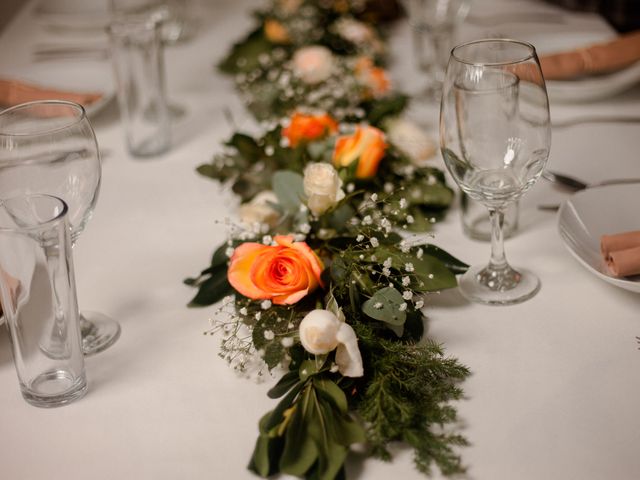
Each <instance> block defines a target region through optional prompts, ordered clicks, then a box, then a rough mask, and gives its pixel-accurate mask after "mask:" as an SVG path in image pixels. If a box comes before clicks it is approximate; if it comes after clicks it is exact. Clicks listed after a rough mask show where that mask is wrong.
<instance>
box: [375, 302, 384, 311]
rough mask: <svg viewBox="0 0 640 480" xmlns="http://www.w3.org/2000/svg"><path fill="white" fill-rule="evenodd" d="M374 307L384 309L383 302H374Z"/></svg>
mask: <svg viewBox="0 0 640 480" xmlns="http://www.w3.org/2000/svg"><path fill="white" fill-rule="evenodd" d="M373 308H375V309H376V310H382V302H376V303H374V304H373Z"/></svg>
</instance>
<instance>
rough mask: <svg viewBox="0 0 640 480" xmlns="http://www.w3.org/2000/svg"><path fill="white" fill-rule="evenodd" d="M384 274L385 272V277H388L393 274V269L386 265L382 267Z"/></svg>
mask: <svg viewBox="0 0 640 480" xmlns="http://www.w3.org/2000/svg"><path fill="white" fill-rule="evenodd" d="M382 274H383V275H384V276H385V277H388V276H389V275H391V269H390V268H389V267H384V268H383V269H382Z"/></svg>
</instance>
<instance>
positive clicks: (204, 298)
mask: <svg viewBox="0 0 640 480" xmlns="http://www.w3.org/2000/svg"><path fill="white" fill-rule="evenodd" d="M234 291H235V290H234V289H233V287H232V286H231V284H230V283H229V281H228V280H227V267H226V265H224V266H222V267H220V268H217V269H215V271H214V272H213V273H212V274H211V277H210V278H208V279H207V280H205V281H203V282H202V283H200V284H199V287H198V293H197V294H196V296H195V297H193V299H192V300H191V301H190V302H189V305H188V306H189V307H205V306H208V305H213V304H214V303H216V302H219V301H220V300H222V299H223V298H224V297H226V296H227V295H231V294H232V293H233V292H234Z"/></svg>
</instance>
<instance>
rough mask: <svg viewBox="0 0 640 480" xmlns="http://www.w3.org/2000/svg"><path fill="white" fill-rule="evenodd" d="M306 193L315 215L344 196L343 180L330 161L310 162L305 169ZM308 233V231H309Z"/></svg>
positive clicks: (308, 203)
mask: <svg viewBox="0 0 640 480" xmlns="http://www.w3.org/2000/svg"><path fill="white" fill-rule="evenodd" d="M303 184H304V193H305V194H306V195H307V206H308V207H309V210H311V213H313V214H314V215H316V216H318V215H322V214H323V213H324V212H326V211H327V210H329V208H331V207H333V206H334V205H335V204H336V203H338V202H339V201H340V200H342V199H343V198H344V192H343V191H342V180H341V179H340V177H339V176H338V172H337V171H336V169H335V168H333V166H332V165H330V164H328V163H310V164H308V165H307V167H306V168H305V169H304V179H303ZM307 233H308V232H307Z"/></svg>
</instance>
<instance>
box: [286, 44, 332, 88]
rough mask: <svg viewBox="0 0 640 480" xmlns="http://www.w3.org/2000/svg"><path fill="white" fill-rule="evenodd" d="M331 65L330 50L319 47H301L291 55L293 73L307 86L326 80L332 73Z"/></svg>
mask: <svg viewBox="0 0 640 480" xmlns="http://www.w3.org/2000/svg"><path fill="white" fill-rule="evenodd" d="M333 64H334V60H333V54H332V53H331V50H329V49H328V48H326V47H322V46H320V45H312V46H309V47H303V48H300V49H298V50H297V51H296V52H295V53H294V54H293V71H294V73H295V74H296V76H298V77H299V78H301V79H302V81H303V82H305V83H308V84H316V83H320V82H323V81H325V80H327V79H328V78H329V77H330V76H331V73H332V72H333Z"/></svg>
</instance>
